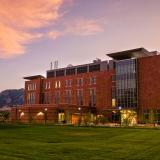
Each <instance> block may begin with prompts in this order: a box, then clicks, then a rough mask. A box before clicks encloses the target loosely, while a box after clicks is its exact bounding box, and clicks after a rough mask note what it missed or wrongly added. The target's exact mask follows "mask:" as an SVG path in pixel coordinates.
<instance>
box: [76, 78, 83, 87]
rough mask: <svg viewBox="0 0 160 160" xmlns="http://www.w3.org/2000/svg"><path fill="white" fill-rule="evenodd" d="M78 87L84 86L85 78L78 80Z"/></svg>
mask: <svg viewBox="0 0 160 160" xmlns="http://www.w3.org/2000/svg"><path fill="white" fill-rule="evenodd" d="M77 86H83V78H78V79H77Z"/></svg>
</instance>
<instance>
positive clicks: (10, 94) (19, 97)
mask: <svg viewBox="0 0 160 160" xmlns="http://www.w3.org/2000/svg"><path fill="white" fill-rule="evenodd" d="M23 102H24V89H23V88H21V89H7V90H4V91H2V92H0V108H3V107H12V106H14V105H22V104H23Z"/></svg>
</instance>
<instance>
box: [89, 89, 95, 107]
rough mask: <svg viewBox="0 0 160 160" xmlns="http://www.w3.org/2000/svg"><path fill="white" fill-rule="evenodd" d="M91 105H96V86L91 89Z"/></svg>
mask: <svg viewBox="0 0 160 160" xmlns="http://www.w3.org/2000/svg"><path fill="white" fill-rule="evenodd" d="M89 106H91V107H95V106H96V88H90V89H89Z"/></svg>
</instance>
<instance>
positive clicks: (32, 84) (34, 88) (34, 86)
mask: <svg viewBox="0 0 160 160" xmlns="http://www.w3.org/2000/svg"><path fill="white" fill-rule="evenodd" d="M27 89H28V91H31V90H36V83H30V84H28V86H27Z"/></svg>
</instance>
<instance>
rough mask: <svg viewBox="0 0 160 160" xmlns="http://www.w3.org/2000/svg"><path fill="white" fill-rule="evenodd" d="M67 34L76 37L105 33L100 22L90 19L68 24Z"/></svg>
mask: <svg viewBox="0 0 160 160" xmlns="http://www.w3.org/2000/svg"><path fill="white" fill-rule="evenodd" d="M65 27H66V28H65V34H72V35H76V36H88V35H95V34H97V33H99V32H102V31H103V28H102V26H101V25H100V24H99V22H97V21H95V20H90V19H80V20H76V21H73V22H71V23H68V24H66V26H65Z"/></svg>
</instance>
